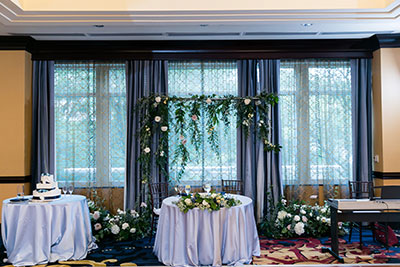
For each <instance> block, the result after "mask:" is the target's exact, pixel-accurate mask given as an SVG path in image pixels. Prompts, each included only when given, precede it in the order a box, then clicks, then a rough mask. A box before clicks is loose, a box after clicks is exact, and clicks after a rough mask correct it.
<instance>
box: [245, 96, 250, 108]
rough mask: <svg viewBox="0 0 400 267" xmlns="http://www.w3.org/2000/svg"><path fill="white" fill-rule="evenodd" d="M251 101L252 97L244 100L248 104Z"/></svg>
mask: <svg viewBox="0 0 400 267" xmlns="http://www.w3.org/2000/svg"><path fill="white" fill-rule="evenodd" d="M250 103H251V99H249V98H246V99H245V100H244V104H245V105H246V106H247V105H248V104H250Z"/></svg>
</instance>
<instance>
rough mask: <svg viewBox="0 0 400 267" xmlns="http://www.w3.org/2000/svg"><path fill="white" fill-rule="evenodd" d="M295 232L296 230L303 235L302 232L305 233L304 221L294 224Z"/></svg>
mask: <svg viewBox="0 0 400 267" xmlns="http://www.w3.org/2000/svg"><path fill="white" fill-rule="evenodd" d="M294 232H295V233H296V234H297V235H302V234H304V223H302V222H298V223H296V225H295V226H294Z"/></svg>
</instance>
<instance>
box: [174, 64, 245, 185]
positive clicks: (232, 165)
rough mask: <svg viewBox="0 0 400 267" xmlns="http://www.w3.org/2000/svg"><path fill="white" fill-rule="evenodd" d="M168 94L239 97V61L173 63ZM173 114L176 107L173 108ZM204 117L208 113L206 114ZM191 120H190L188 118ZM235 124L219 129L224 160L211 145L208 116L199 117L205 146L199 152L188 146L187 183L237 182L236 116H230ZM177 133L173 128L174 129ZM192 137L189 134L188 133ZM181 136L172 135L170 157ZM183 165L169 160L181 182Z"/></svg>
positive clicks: (182, 180) (175, 175)
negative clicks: (223, 180) (208, 138)
mask: <svg viewBox="0 0 400 267" xmlns="http://www.w3.org/2000/svg"><path fill="white" fill-rule="evenodd" d="M168 94H169V95H175V96H181V97H188V96H191V95H201V94H205V95H212V94H216V95H217V96H223V95H237V94H238V85H237V64H236V62H235V61H211V62H206V61H176V62H174V61H172V62H169V63H168ZM170 109H171V112H173V109H174V106H173V105H171V106H170ZM202 114H204V112H202ZM187 119H188V121H189V120H190V118H187ZM229 119H230V120H231V124H230V127H229V128H226V127H225V125H224V124H223V123H221V124H220V125H219V126H218V129H217V131H218V137H219V144H220V153H219V154H220V155H221V156H220V157H217V156H216V155H215V153H214V152H213V151H212V149H211V147H210V144H209V143H208V142H207V140H206V139H207V132H206V128H205V119H204V116H201V117H200V118H199V120H200V121H199V123H200V125H202V126H203V127H202V129H203V131H202V144H201V148H200V152H199V153H196V151H195V148H194V147H193V145H192V144H190V141H189V142H188V143H187V144H188V145H187V146H188V150H189V155H190V160H189V162H188V164H187V166H186V168H185V172H184V174H183V176H182V177H181V180H180V181H181V182H182V183H184V184H192V185H201V184H202V183H204V182H205V181H207V182H210V183H212V184H213V185H217V184H219V182H220V180H221V179H236V177H237V168H236V131H237V129H236V116H235V115H230V117H229ZM171 130H172V131H173V129H171ZM188 136H189V133H188ZM178 142H179V136H178V134H177V133H176V132H172V133H170V136H169V150H170V151H169V155H174V151H175V149H176V144H177V143H178ZM179 170H180V165H179V163H176V162H174V161H173V156H170V157H169V175H170V177H171V179H172V180H175V181H176V180H177V175H178V172H179Z"/></svg>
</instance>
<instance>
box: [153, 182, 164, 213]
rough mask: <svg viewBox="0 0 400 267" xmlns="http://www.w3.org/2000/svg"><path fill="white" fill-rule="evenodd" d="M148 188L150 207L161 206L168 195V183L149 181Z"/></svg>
mask: <svg viewBox="0 0 400 267" xmlns="http://www.w3.org/2000/svg"><path fill="white" fill-rule="evenodd" d="M149 190H150V198H151V205H152V208H153V209H154V208H155V209H159V208H161V204H162V201H163V200H164V199H165V198H167V197H168V183H149Z"/></svg>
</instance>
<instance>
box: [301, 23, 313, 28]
mask: <svg viewBox="0 0 400 267" xmlns="http://www.w3.org/2000/svg"><path fill="white" fill-rule="evenodd" d="M312 25H313V24H312V23H302V24H301V26H303V27H310V26H312Z"/></svg>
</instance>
